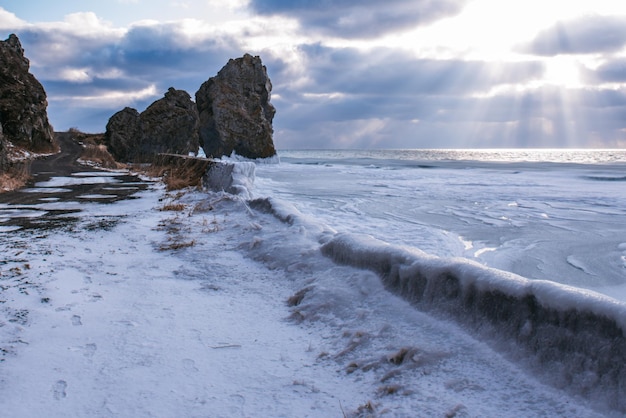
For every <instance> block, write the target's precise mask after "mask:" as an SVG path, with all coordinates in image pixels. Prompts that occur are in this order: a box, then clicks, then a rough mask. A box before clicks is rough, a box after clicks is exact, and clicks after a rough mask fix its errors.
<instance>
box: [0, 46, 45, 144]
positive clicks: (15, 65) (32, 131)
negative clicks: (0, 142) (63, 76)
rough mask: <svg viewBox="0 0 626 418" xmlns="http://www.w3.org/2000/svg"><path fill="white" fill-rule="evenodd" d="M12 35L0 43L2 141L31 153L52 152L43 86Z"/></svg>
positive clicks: (0, 119) (0, 121) (0, 118)
mask: <svg viewBox="0 0 626 418" xmlns="http://www.w3.org/2000/svg"><path fill="white" fill-rule="evenodd" d="M29 68H30V61H29V60H28V58H26V57H25V56H24V49H23V48H22V45H21V44H20V41H19V39H18V38H17V36H15V35H13V34H12V35H10V36H9V38H8V39H7V40H6V41H0V124H2V130H3V134H4V138H5V140H6V141H10V142H12V143H13V144H15V145H17V146H20V147H23V148H25V149H27V150H29V151H34V152H51V151H53V150H55V149H56V144H55V142H54V133H53V130H52V127H51V126H50V124H49V122H48V114H47V107H48V101H47V98H46V92H45V91H44V89H43V86H42V85H41V83H39V81H37V79H36V78H35V76H33V75H32V74H31V73H30V72H29Z"/></svg>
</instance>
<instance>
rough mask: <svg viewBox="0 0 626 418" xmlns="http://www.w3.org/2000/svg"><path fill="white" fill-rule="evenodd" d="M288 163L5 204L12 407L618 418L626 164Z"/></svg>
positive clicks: (567, 159)
mask: <svg viewBox="0 0 626 418" xmlns="http://www.w3.org/2000/svg"><path fill="white" fill-rule="evenodd" d="M279 159H280V162H278V159H274V160H272V161H267V162H257V163H251V162H239V161H236V162H234V169H233V184H231V185H227V186H228V187H226V189H227V191H206V190H202V191H199V190H191V189H190V190H184V191H180V192H166V191H165V190H164V189H163V187H162V186H160V185H158V184H151V185H150V186H149V188H148V189H146V190H143V191H138V192H137V194H136V195H135V197H136V198H135V199H130V200H121V201H113V200H114V199H112V197H113V196H112V195H102V196H100V197H99V199H93V196H92V197H91V198H89V196H86V197H85V196H83V198H82V199H81V197H80V196H79V197H78V198H77V199H76V201H74V202H63V203H61V202H60V201H57V199H55V198H54V197H50V193H55V191H57V192H58V193H59V194H61V193H64V190H67V189H69V188H72V187H75V186H76V185H80V184H85V183H89V182H93V183H96V182H97V183H106V182H111V183H112V184H115V186H116V187H125V185H124V184H122V183H120V182H119V181H118V180H117V177H116V175H115V173H113V174H111V173H107V174H106V175H102V176H97V175H94V174H93V173H90V174H86V173H76V174H75V175H73V176H71V177H58V178H55V179H52V180H51V181H48V182H45V183H44V182H42V183H39V184H35V186H34V187H33V188H32V189H27V190H25V191H24V192H25V193H26V192H28V193H42V199H41V200H40V202H39V203H37V204H33V205H11V204H6V205H0V251H1V252H2V254H3V257H4V258H3V260H2V262H1V263H0V285H1V288H0V405H1V406H2V414H6V416H11V417H35V416H50V417H67V416H80V417H108V416H115V417H254V416H271V417H294V416H298V417H307V416H308V417H330V416H337V417H342V416H350V417H353V416H354V417H356V416H390V417H391V416H393V417H600V416H615V417H617V416H623V414H624V413H625V412H626V392H625V389H624V388H626V344H625V341H626V338H625V336H624V335H625V330H626V303H625V302H624V301H625V300H626V292H625V291H624V289H625V288H626V286H625V283H624V282H625V281H626V280H625V279H626V267H625V263H626V233H625V232H626V222H625V215H626V193H624V186H625V185H626V153H625V152H624V151H620V150H603V151H574V150H568V151H563V150H559V151H549V150H542V151H527V150H525V151H521V150H519V151H518V150H508V151H487V150H480V151H445V150H431V151H415V150H410V151H399V150H394V151H367V152H366V151H282V152H279ZM230 161H231V162H232V161H233V160H230ZM127 187H134V186H133V185H132V184H129V185H128V186H127ZM111 193H114V192H113V191H111ZM43 196H45V197H43ZM88 198H89V199H88ZM107 199H109V200H107ZM94 200H101V202H95V201H94ZM19 217H22V218H28V219H31V220H32V222H31V223H33V224H37V223H39V224H40V225H43V226H44V228H20V227H16V226H14V225H13V223H12V221H11V220H12V219H15V218H19ZM46 225H49V226H48V227H45V226H46ZM0 415H1V414H0Z"/></svg>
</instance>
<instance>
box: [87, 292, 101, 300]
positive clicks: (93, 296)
mask: <svg viewBox="0 0 626 418" xmlns="http://www.w3.org/2000/svg"><path fill="white" fill-rule="evenodd" d="M100 300H102V296H101V295H100V294H99V293H92V294H91V295H89V302H98V301H100Z"/></svg>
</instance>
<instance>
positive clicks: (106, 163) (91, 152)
mask: <svg viewBox="0 0 626 418" xmlns="http://www.w3.org/2000/svg"><path fill="white" fill-rule="evenodd" d="M80 159H81V160H83V161H89V162H92V163H94V164H95V165H97V166H99V167H104V168H122V166H123V164H120V163H118V162H116V161H115V159H114V158H113V156H112V155H111V154H110V153H109V150H108V149H107V147H106V145H95V144H88V145H83V152H82V154H81V156H80Z"/></svg>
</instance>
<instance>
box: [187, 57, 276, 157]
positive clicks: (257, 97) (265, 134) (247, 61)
mask: <svg viewBox="0 0 626 418" xmlns="http://www.w3.org/2000/svg"><path fill="white" fill-rule="evenodd" d="M271 91H272V83H271V82H270V79H269V78H268V76H267V70H266V68H265V66H264V65H263V64H262V63H261V58H259V57H253V56H251V55H249V54H246V55H244V56H243V57H242V58H237V59H231V60H230V61H228V64H226V65H225V66H224V67H223V68H222V69H221V70H220V71H219V73H218V74H217V76H215V77H212V78H210V79H208V80H207V81H206V82H204V84H202V86H201V87H200V89H199V90H198V92H197V93H196V105H197V107H198V113H199V116H200V131H199V133H200V145H201V146H202V148H203V149H204V152H205V153H206V155H207V156H212V157H216V158H217V157H221V156H224V155H230V154H231V153H232V152H233V151H235V153H237V154H238V155H241V156H243V157H247V158H267V157H271V156H273V155H275V154H276V150H275V149H274V143H273V140H272V134H273V129H272V119H273V118H274V114H275V113H276V110H275V109H274V106H272V104H271V103H270V96H271Z"/></svg>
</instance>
